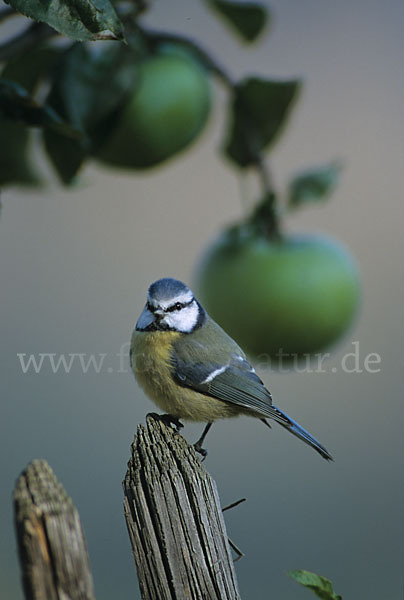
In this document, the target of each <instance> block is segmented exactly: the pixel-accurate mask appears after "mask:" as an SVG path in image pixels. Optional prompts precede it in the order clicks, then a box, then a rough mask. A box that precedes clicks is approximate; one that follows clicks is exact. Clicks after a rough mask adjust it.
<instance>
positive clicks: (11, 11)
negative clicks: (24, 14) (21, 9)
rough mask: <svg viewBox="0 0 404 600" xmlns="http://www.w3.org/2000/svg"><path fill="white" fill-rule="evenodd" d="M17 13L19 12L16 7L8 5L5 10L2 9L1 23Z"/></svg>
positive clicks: (0, 14) (0, 11)
mask: <svg viewBox="0 0 404 600" xmlns="http://www.w3.org/2000/svg"><path fill="white" fill-rule="evenodd" d="M16 14H17V13H16V12H15V10H14V8H11V6H7V7H6V8H4V9H3V10H0V23H2V22H3V21H5V20H6V19H8V18H9V17H13V16H14V15H16Z"/></svg>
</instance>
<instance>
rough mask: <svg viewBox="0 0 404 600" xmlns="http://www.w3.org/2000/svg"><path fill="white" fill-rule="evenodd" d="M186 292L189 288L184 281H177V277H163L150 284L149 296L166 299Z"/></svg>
mask: <svg viewBox="0 0 404 600" xmlns="http://www.w3.org/2000/svg"><path fill="white" fill-rule="evenodd" d="M186 292H190V289H189V287H188V286H186V285H185V283H182V281H178V279H172V277H164V278H163V279H158V280H157V281H155V282H154V283H152V284H151V286H150V287H149V298H154V299H156V300H162V301H164V300H166V301H167V300H170V299H171V298H174V297H176V296H178V295H179V294H184V293H186Z"/></svg>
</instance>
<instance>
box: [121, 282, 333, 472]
mask: <svg viewBox="0 0 404 600" xmlns="http://www.w3.org/2000/svg"><path fill="white" fill-rule="evenodd" d="M229 310H231V307H229ZM129 356H130V366H131V369H132V371H133V373H134V375H135V378H136V380H137V382H138V383H139V385H140V387H141V388H143V390H144V392H145V393H146V395H147V396H149V398H150V399H151V400H152V401H153V402H154V403H155V404H156V405H157V406H158V407H159V408H160V409H162V410H163V411H165V414H164V415H163V416H162V418H164V419H165V420H167V421H168V422H169V423H170V424H171V425H174V426H175V429H176V430H177V431H179V430H180V428H181V427H183V424H182V423H181V421H180V419H183V420H185V421H198V422H206V426H205V429H204V431H203V433H202V435H201V437H200V438H199V440H198V441H197V442H196V443H195V444H194V448H195V450H196V451H197V452H199V453H200V454H201V455H202V456H203V458H205V457H206V455H207V451H206V449H205V448H203V443H204V441H205V437H206V435H207V433H208V431H209V429H210V428H211V426H212V424H213V423H214V422H215V421H217V420H218V419H223V418H228V417H236V416H239V415H246V416H250V417H255V418H258V419H260V420H261V421H262V422H263V423H264V424H265V425H267V426H268V427H271V425H270V424H269V422H268V420H267V419H271V420H273V421H276V422H277V423H278V424H279V425H281V426H282V427H284V428H285V429H286V430H287V431H289V432H290V433H292V434H293V435H295V436H296V437H298V438H299V439H300V440H302V441H303V442H305V443H306V444H308V445H309V446H311V447H312V448H314V450H316V451H317V452H318V453H319V454H320V455H321V456H322V457H323V458H324V459H326V460H328V461H331V460H333V458H332V456H331V454H330V453H329V452H328V450H326V448H325V447H324V446H322V445H321V444H320V442H318V441H317V440H316V439H315V438H314V437H313V436H312V435H310V433H308V431H306V430H305V429H303V427H301V426H300V425H299V424H298V423H296V421H294V420H293V419H292V418H291V417H289V416H288V415H287V414H286V413H285V412H283V411H282V410H281V409H279V408H277V407H276V406H275V405H274V404H273V403H272V395H271V393H270V392H269V390H268V389H267V388H266V386H265V384H264V383H263V381H262V380H261V379H260V377H259V376H258V375H257V373H256V372H255V369H254V367H253V366H252V365H251V364H250V362H249V361H248V359H247V357H246V354H245V353H244V352H243V350H242V349H241V348H240V346H239V345H238V344H237V343H236V342H235V340H233V338H232V337H230V336H229V335H228V334H227V333H226V332H225V331H224V330H223V329H222V328H221V327H220V326H219V325H218V324H217V323H216V322H215V321H214V320H213V319H212V318H211V317H210V316H209V315H208V313H207V312H206V310H205V309H204V308H203V306H202V305H201V303H200V302H199V301H198V300H197V298H195V296H194V294H193V292H192V290H191V289H190V288H189V287H188V286H187V285H186V284H185V283H183V282H182V281H178V280H177V279H173V278H171V277H164V278H162V279H158V280H157V281H155V282H154V283H152V284H151V285H150V287H149V289H148V292H147V297H146V304H145V306H144V308H143V311H142V312H141V314H140V316H139V318H138V320H137V323H136V325H135V328H134V330H133V333H132V338H131V343H130V352H129Z"/></svg>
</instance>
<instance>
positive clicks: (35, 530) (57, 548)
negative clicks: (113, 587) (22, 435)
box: [14, 460, 94, 600]
mask: <svg viewBox="0 0 404 600" xmlns="http://www.w3.org/2000/svg"><path fill="white" fill-rule="evenodd" d="M14 517H15V525H16V533H17V543H18V552H19V556H20V563H21V568H22V578H23V586H24V592H25V598H26V600H66V599H69V600H94V589H93V580H92V576H91V571H90V566H89V560H88V555H87V549H86V543H85V540H84V534H83V530H82V528H81V523H80V518H79V514H78V512H77V509H76V508H75V507H74V505H73V503H72V501H71V499H70V498H69V497H68V495H67V493H66V491H65V490H64V488H63V486H62V485H61V484H60V483H59V482H58V480H57V479H56V476H55V474H54V473H53V471H52V469H51V468H50V466H49V465H48V463H47V462H46V461H44V460H34V461H33V462H32V463H30V464H29V465H28V467H27V468H26V469H25V471H23V473H22V474H21V475H20V477H19V478H18V480H17V483H16V486H15V490H14Z"/></svg>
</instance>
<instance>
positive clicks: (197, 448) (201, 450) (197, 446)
mask: <svg viewBox="0 0 404 600" xmlns="http://www.w3.org/2000/svg"><path fill="white" fill-rule="evenodd" d="M194 450H195V452H198V454H200V455H201V456H202V462H203V461H204V460H205V458H206V457H207V455H208V451H207V450H206V449H205V448H202V445H201V444H200V440H198V441H197V442H195V444H194Z"/></svg>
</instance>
